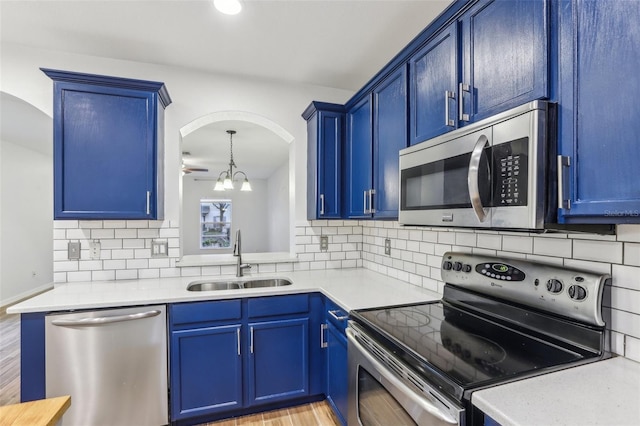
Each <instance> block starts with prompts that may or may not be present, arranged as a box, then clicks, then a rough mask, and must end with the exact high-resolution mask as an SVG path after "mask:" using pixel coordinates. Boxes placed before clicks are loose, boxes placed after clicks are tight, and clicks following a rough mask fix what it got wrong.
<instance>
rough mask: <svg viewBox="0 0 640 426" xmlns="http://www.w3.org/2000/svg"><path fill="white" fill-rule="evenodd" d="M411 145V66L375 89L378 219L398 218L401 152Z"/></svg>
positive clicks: (374, 207) (374, 208)
mask: <svg viewBox="0 0 640 426" xmlns="http://www.w3.org/2000/svg"><path fill="white" fill-rule="evenodd" d="M406 147H407V68H406V66H403V67H401V68H400V69H399V70H397V71H396V72H394V73H393V74H391V75H390V76H389V77H387V78H386V79H385V80H384V81H383V82H382V83H381V84H380V85H379V86H378V87H376V88H375V89H374V90H373V177H374V185H373V189H374V191H375V193H374V195H373V197H371V199H372V206H371V210H372V214H373V216H374V217H375V218H385V219H393V218H397V217H398V202H399V197H400V189H399V188H400V182H399V180H400V179H399V176H400V170H399V151H400V150H401V149H403V148H406Z"/></svg>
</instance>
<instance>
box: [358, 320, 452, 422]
mask: <svg viewBox="0 0 640 426" xmlns="http://www.w3.org/2000/svg"><path fill="white" fill-rule="evenodd" d="M346 334H347V338H348V339H349V341H350V342H351V343H353V345H354V346H355V347H356V349H357V350H358V352H359V354H360V355H362V356H363V357H365V358H366V359H367V361H369V362H370V363H371V364H372V365H373V367H374V368H375V369H376V372H377V373H378V374H380V376H381V378H383V379H385V380H386V381H387V382H389V384H391V385H392V386H393V387H394V388H395V389H397V390H398V392H400V393H401V394H402V396H404V397H407V398H408V399H409V400H410V401H412V403H415V404H418V405H419V406H420V407H421V408H422V409H423V410H425V411H427V412H428V413H429V414H431V415H432V416H434V417H436V418H438V419H440V420H442V421H443V422H446V423H449V424H452V425H457V424H459V423H458V420H457V419H455V418H454V417H453V416H451V415H450V414H449V413H446V412H443V411H442V410H440V409H439V408H438V407H436V406H435V405H434V404H432V403H431V402H430V401H428V400H427V399H426V398H425V397H424V396H422V395H420V394H419V393H417V392H414V391H413V390H411V388H409V387H408V386H407V385H405V384H404V383H402V381H401V380H400V379H398V378H397V377H396V376H395V375H394V374H393V373H391V372H389V370H388V369H387V368H386V367H385V366H384V365H382V364H381V363H380V361H378V360H377V359H375V358H374V357H373V356H372V355H371V354H370V353H369V352H368V351H367V350H366V349H365V348H364V347H363V346H362V345H361V344H360V342H358V340H357V339H356V337H355V334H354V332H353V331H351V330H350V329H349V328H347V330H346Z"/></svg>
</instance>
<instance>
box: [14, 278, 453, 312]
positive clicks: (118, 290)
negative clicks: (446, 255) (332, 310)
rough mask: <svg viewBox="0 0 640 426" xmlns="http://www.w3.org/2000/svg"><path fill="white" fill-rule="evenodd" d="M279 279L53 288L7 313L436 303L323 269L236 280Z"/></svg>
mask: <svg viewBox="0 0 640 426" xmlns="http://www.w3.org/2000/svg"><path fill="white" fill-rule="evenodd" d="M258 277H259V278H268V277H283V278H288V279H289V280H290V281H292V282H293V284H292V285H289V286H284V287H272V288H257V289H242V290H218V291H199V292H191V291H187V289H186V287H187V284H189V283H190V282H192V281H200V280H206V279H211V280H212V281H223V280H236V277H235V276H212V277H206V276H204V277H200V276H198V277H179V278H157V279H140V280H120V281H92V282H81V283H66V284H58V285H56V287H55V288H54V289H52V290H50V291H47V292H45V293H42V294H40V295H38V296H35V297H33V298H31V299H27V300H25V301H23V302H21V303H18V304H16V305H13V306H11V307H9V308H8V309H7V313H9V314H14V313H28V312H53V311H66V310H72V309H94V308H111V307H120V306H136V305H153V304H163V303H176V302H189V301H202V300H222V299H232V298H238V297H255V296H270V295H277V294H295V293H309V292H315V291H317V292H321V293H323V294H324V295H325V296H328V297H329V298H330V299H332V300H333V301H334V302H336V303H337V304H338V305H340V306H341V307H342V308H343V309H345V310H347V311H348V310H351V309H361V308H372V307H379V306H389V305H401V304H406V303H417V302H427V301H432V300H439V299H440V295H438V294H437V293H435V292H432V291H428V290H425V289H422V288H420V287H416V286H413V285H410V284H408V283H406V282H404V281H400V280H397V279H394V278H391V277H388V276H385V275H382V274H379V273H377V272H374V271H370V270H368V269H363V268H354V269H327V270H318V271H300V272H283V273H277V274H252V275H248V274H247V275H245V277H243V278H242V279H251V278H258Z"/></svg>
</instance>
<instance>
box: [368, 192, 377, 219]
mask: <svg viewBox="0 0 640 426" xmlns="http://www.w3.org/2000/svg"><path fill="white" fill-rule="evenodd" d="M375 194H376V190H375V189H370V190H369V213H370V214H374V213H375V212H376V209H375V207H374V206H373V201H374V198H373V196H374V195H375Z"/></svg>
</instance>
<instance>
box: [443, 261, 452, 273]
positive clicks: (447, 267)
mask: <svg viewBox="0 0 640 426" xmlns="http://www.w3.org/2000/svg"><path fill="white" fill-rule="evenodd" d="M442 269H444V270H445V271H450V270H451V262H449V261H448V260H446V261H445V262H444V263H443V264H442Z"/></svg>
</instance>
